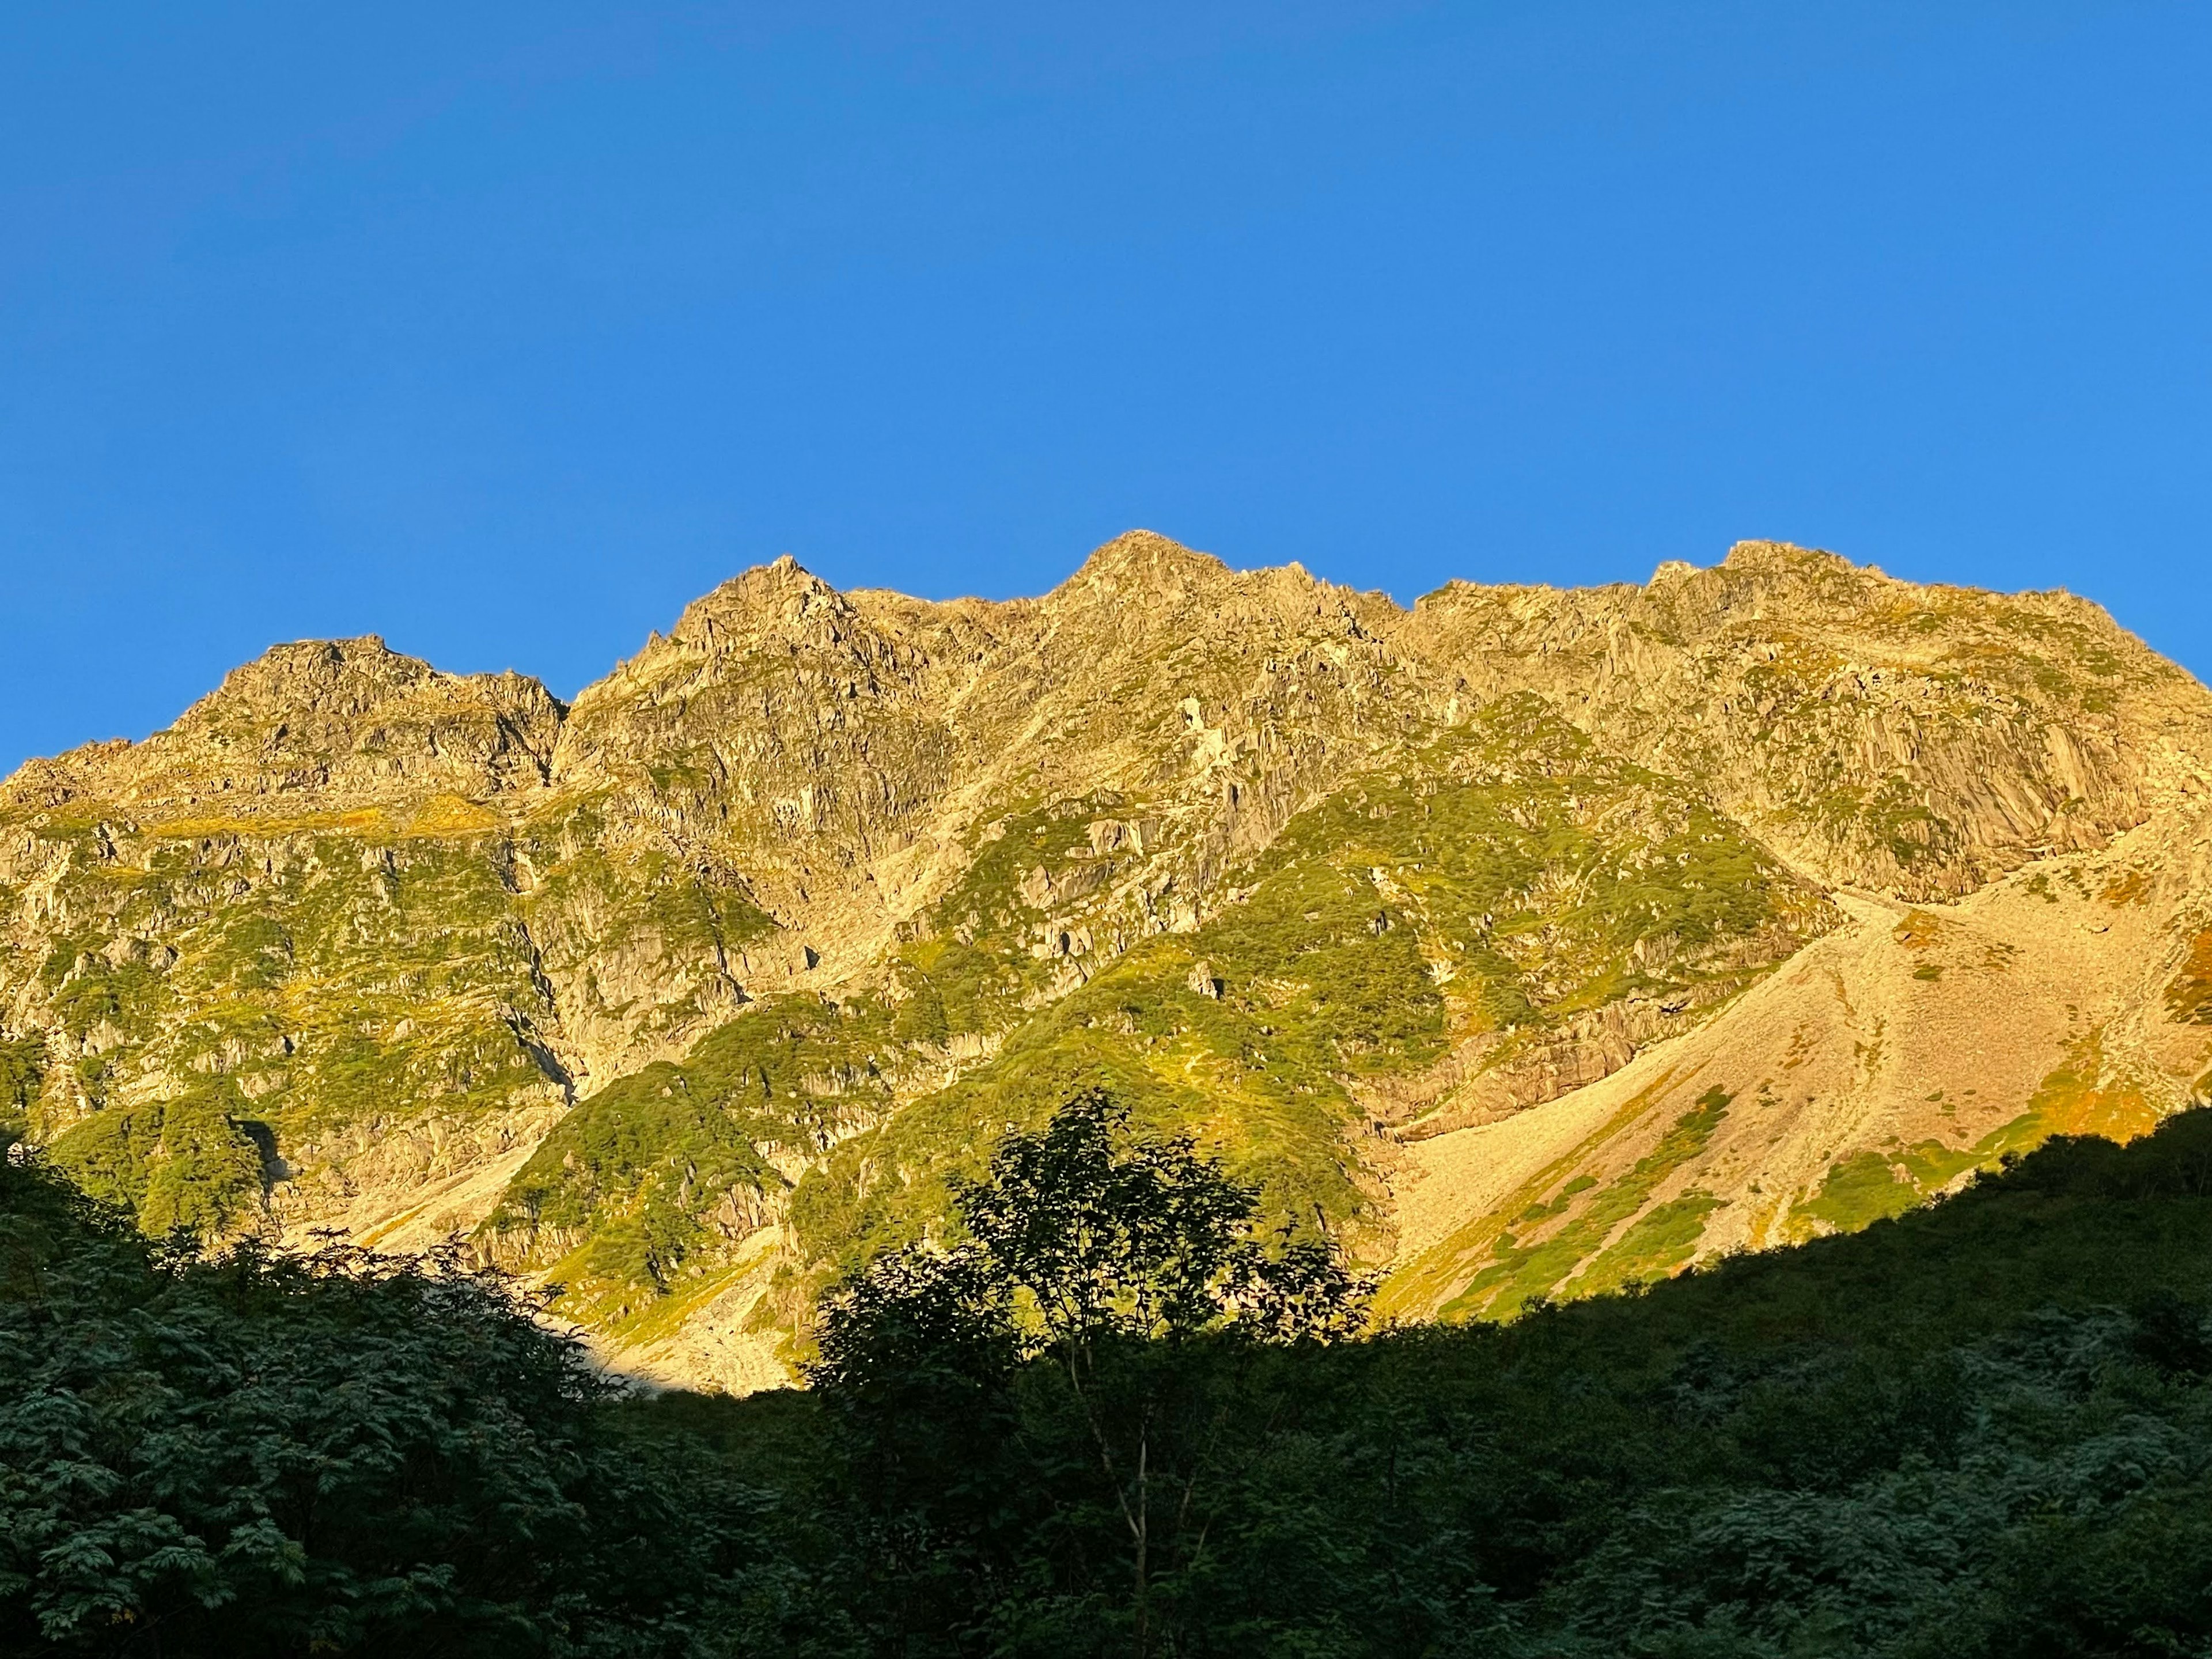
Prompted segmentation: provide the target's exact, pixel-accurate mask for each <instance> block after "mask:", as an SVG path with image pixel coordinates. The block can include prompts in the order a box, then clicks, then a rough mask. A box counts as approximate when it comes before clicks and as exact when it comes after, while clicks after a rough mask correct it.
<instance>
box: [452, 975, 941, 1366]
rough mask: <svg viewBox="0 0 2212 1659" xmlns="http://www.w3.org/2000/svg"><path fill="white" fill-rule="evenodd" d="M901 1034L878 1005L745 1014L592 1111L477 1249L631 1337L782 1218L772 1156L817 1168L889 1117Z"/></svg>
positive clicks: (535, 1171) (551, 1142) (500, 1209)
mask: <svg viewBox="0 0 2212 1659" xmlns="http://www.w3.org/2000/svg"><path fill="white" fill-rule="evenodd" d="M890 1024H891V1021H890V1014H889V1012H888V1011H887V1010H885V1009H884V1007H882V1006H880V1005H879V1004H877V1003H875V1002H873V1001H870V1000H855V1001H853V1002H848V1003H845V1004H836V1003H830V1002H827V1001H824V1000H823V999H821V998H819V997H814V996H804V995H802V996H791V997H783V998H778V999H775V1000H773V1001H770V1002H768V1003H764V1004H763V1005H762V1006H759V1007H757V1008H754V1009H751V1010H749V1011H747V1012H744V1013H743V1014H741V1015H739V1016H738V1018H736V1019H734V1020H732V1021H730V1022H728V1023H727V1024H724V1025H722V1026H720V1027H718V1028H717V1029H716V1030H714V1031H712V1032H710V1033H709V1034H708V1036H705V1037H703V1038H702V1039H701V1040H700V1042H698V1043H696V1045H694V1047H693V1048H692V1049H691V1051H690V1054H687V1055H686V1056H685V1057H684V1060H683V1061H682V1062H681V1063H670V1062H665V1061H664V1062H661V1063H659V1064H656V1065H653V1066H647V1067H645V1068H644V1069H643V1070H641V1071H639V1072H636V1073H632V1074H631V1075H629V1076H628V1077H624V1078H620V1079H617V1080H616V1081H615V1082H614V1083H612V1084H610V1085H608V1086H607V1087H606V1088H605V1089H602V1090H600V1091H599V1092H598V1093H596V1094H594V1095H592V1096H591V1097H589V1098H587V1099H586V1100H584V1101H583V1102H581V1103H579V1104H578V1105H577V1107H576V1108H575V1109H574V1110H573V1111H571V1112H570V1113H569V1114H568V1115H567V1116H566V1117H564V1118H563V1119H562V1121H561V1122H560V1123H559V1124H558V1125H557V1126H556V1127H555V1129H554V1130H553V1132H552V1133H551V1134H550V1135H549V1136H547V1138H546V1139H545V1140H544V1144H543V1145H541V1146H539V1147H538V1151H537V1152H535V1153H534V1154H532V1158H531V1159H530V1161H529V1162H528V1163H527V1164H525V1165H524V1166H523V1167H522V1169H521V1170H520V1171H519V1172H518V1173H517V1174H516V1175H515V1176H514V1178H513V1180H512V1181H511V1182H509V1183H508V1184H507V1190H506V1191H505V1192H504V1193H503V1194H501V1198H500V1201H499V1204H498V1206H497V1207H496V1208H495V1210H494V1211H493V1212H492V1213H491V1215H490V1216H489V1218H486V1220H485V1221H484V1223H483V1226H482V1228H481V1229H480V1230H479V1233H478V1237H480V1238H483V1239H484V1240H485V1241H487V1242H489V1243H492V1244H494V1245H495V1247H496V1248H498V1249H500V1251H501V1254H502V1255H507V1256H508V1257H509V1258H510V1259H517V1260H520V1261H524V1262H526V1263H527V1264H528V1265H530V1266H532V1267H538V1268H543V1269H545V1270H547V1271H549V1272H550V1273H551V1274H552V1275H553V1276H554V1277H555V1278H556V1279H559V1280H561V1281H562V1282H563V1283H564V1284H565V1285H566V1286H567V1291H566V1296H565V1299H564V1303H563V1307H564V1310H567V1311H569V1312H571V1313H573V1314H574V1315H576V1316H579V1317H586V1316H588V1317H592V1318H596V1319H601V1320H612V1321H617V1322H619V1321H634V1320H635V1319H637V1318H639V1317H641V1316H645V1315H647V1313H649V1312H651V1311H652V1310H654V1309H655V1308H656V1306H657V1304H659V1300H660V1299H661V1298H664V1297H669V1296H671V1295H674V1294H677V1293H678V1292H685V1293H689V1292H690V1291H696V1289H697V1287H698V1283H699V1281H700V1280H701V1279H702V1277H704V1276H707V1275H709V1274H712V1273H714V1272H716V1271H717V1270H719V1269H720V1267H722V1266H723V1265H724V1264H725V1263H726V1261H727V1260H728V1258H729V1255H730V1252H731V1251H732V1249H734V1248H735V1246H736V1245H737V1244H738V1243H740V1242H741V1241H742V1240H743V1239H744V1237H746V1236H747V1235H748V1234H750V1232H752V1231H755V1230H756V1229H757V1228H758V1227H760V1226H762V1225H766V1223H767V1222H768V1221H769V1219H771V1218H773V1217H774V1216H775V1214H777V1213H780V1212H781V1203H782V1195H783V1193H784V1189H785V1187H786V1185H787V1183H786V1182H785V1179H784V1177H783V1176H781V1175H780V1174H779V1173H778V1172H777V1170H776V1168H775V1164H774V1163H773V1162H772V1161H771V1159H770V1158H769V1156H768V1155H767V1153H768V1152H779V1151H780V1152H787V1153H791V1154H794V1155H796V1156H797V1157H799V1158H811V1157H817V1156H819V1155H820V1154H821V1153H822V1152H823V1151H825V1150H827V1148H828V1147H829V1146H830V1145H831V1144H832V1143H833V1142H834V1141H835V1140H836V1139H837V1138H838V1137H839V1136H841V1135H842V1134H845V1133H849V1132H850V1131H851V1130H852V1128H853V1127H855V1126H857V1125H860V1124H866V1123H872V1122H873V1121H876V1120H877V1119H878V1118H879V1117H881V1116H882V1115H884V1114H885V1113H887V1112H888V1111H889V1110H890V1105H891V1102H892V1098H893V1087H894V1079H895V1078H896V1075H897V1067H898V1062H899V1060H901V1059H902V1055H901V1054H899V1051H898V1050H897V1049H896V1046H895V1044H894V1043H893V1042H892V1040H891V1034H890ZM763 1149H766V1151H764V1150H763Z"/></svg>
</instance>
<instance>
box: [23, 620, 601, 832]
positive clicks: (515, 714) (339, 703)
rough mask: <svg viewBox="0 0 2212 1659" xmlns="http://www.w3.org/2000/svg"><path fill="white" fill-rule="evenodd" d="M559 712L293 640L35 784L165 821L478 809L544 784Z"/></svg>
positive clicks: (369, 653) (375, 648)
mask: <svg viewBox="0 0 2212 1659" xmlns="http://www.w3.org/2000/svg"><path fill="white" fill-rule="evenodd" d="M562 713H563V710H562V705H561V703H560V702H558V701H557V700H556V698H555V697H554V696H552V695H551V693H550V692H548V691H547V690H545V688H544V686H543V685H542V684H539V683H538V681H537V680H535V679H532V678H529V677H528V676H526V675H522V674H516V673H513V672H512V671H510V672H506V673H501V674H465V675H463V674H447V673H442V672H441V671H438V670H437V669H435V668H433V667H431V665H429V664H428V663H426V662H424V661H422V659H419V658H416V657H410V656H406V655H404V654H402V653H398V652H396V651H393V650H392V648H391V647H388V646H386V644H385V642H384V641H382V640H381V639H380V638H378V637H377V636H376V635H373V634H371V635H362V636H361V637H359V638H357V639H347V640H302V641H295V642H292V643H289V644H284V645H277V646H272V647H270V649H269V650H267V651H265V652H264V653H262V654H261V655H260V656H259V657H258V658H256V659H254V660H253V661H252V662H250V663H247V664H245V665H243V666H240V667H238V668H234V669H233V670H232V671H230V672H229V673H228V674H226V675H225V676H224V677H223V680H222V684H221V685H219V686H218V687H216V690H213V691H211V692H210V693H209V694H208V695H207V696H204V697H202V698H201V699H200V700H199V701H198V702H196V703H194V704H193V705H192V706H191V708H188V709H186V710H185V712H184V714H182V715H180V716H179V718H178V720H177V722H176V724H175V725H173V726H170V727H168V728H167V730H166V731H161V732H155V733H154V735H153V736H152V737H150V738H147V739H146V741H145V742H143V743H137V744H129V743H117V744H92V745H88V746H87V747H86V748H83V749H81V750H76V751H74V752H73V753H71V754H70V755H67V756H64V757H62V758H61V759H60V760H59V761H58V762H56V763H52V764H50V765H46V766H45V767H43V768H41V769H40V775H39V777H38V780H37V783H38V787H39V792H40V795H41V796H42V798H44V799H49V800H52V801H55V802H59V801H63V800H67V799H74V798H76V797H79V796H84V795H92V796H98V797H101V798H104V799H111V800H115V801H118V802H124V803H129V804H131V805H136V806H140V807H155V808H159V807H169V808H177V809H183V808H191V807H195V806H196V805H198V804H201V803H205V802H207V801H210V800H211V799H223V800H224V801H226V802H227V803H228V805H234V806H236V805H248V804H250V803H252V802H254V801H255V800H256V799H257V798H258V799H266V798H270V797H278V796H296V795H298V794H299V793H301V792H312V793H314V794H316V795H318V796H322V797H326V798H327V799H326V800H323V801H318V803H317V805H325V804H327V805H350V804H353V803H354V802H356V801H359V800H362V799H371V798H374V799H390V798H395V797H405V796H410V795H421V794H427V793H441V792H442V793H455V794H459V795H463V796H481V795H485V794H490V793H498V792H501V791H503V790H509V789H513V788H518V787H530V786H533V785H536V784H539V783H542V782H543V781H544V777H545V770H546V766H547V763H548V762H549V761H550V758H551V756H552V753H553V748H554V744H555V742H556V739H557V738H558V736H559V732H560V726H561V720H562ZM23 777H24V779H25V780H26V781H28V779H29V769H26V772H25V774H24V775H23ZM18 793H20V792H18Z"/></svg>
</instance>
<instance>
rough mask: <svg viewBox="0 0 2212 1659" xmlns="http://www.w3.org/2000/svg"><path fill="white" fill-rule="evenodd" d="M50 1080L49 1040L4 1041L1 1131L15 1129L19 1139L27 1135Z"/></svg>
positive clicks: (0, 1067)
mask: <svg viewBox="0 0 2212 1659" xmlns="http://www.w3.org/2000/svg"><path fill="white" fill-rule="evenodd" d="M45 1083H46V1039H45V1038H43V1037H36V1036H28V1037H16V1038H15V1039H13V1040H12V1041H0V1128H10V1127H12V1129H13V1130H14V1132H15V1133H17V1134H19V1135H20V1134H21V1133H23V1131H24V1129H25V1128H26V1127H27V1126H28V1124H29V1121H30V1115H31V1108H32V1107H33V1105H35V1104H36V1103H37V1102H38V1098H39V1091H40V1088H41V1087H42V1086H43V1085H45Z"/></svg>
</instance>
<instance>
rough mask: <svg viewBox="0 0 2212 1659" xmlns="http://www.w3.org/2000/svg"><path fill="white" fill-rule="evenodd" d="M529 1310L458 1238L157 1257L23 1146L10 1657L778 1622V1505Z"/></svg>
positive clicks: (513, 1651)
mask: <svg viewBox="0 0 2212 1659" xmlns="http://www.w3.org/2000/svg"><path fill="white" fill-rule="evenodd" d="M530 1314H531V1309H530V1308H529V1307H528V1306H527V1305H526V1304H521V1303H519V1302H517V1301H516V1300H515V1298H514V1297H513V1295H512V1293H511V1292H510V1291H509V1290H508V1289H507V1286H506V1285H504V1284H503V1283H502V1282H501V1281H500V1280H498V1279H495V1278H493V1277H490V1276H488V1275H486V1274H483V1273H474V1272H471V1271H469V1270H466V1269H465V1268H464V1267H461V1266H460V1265H459V1263H458V1262H457V1261H453V1260H452V1259H441V1260H438V1261H431V1262H428V1263H423V1264H420V1265H419V1266H410V1265H407V1264H404V1263H395V1262H392V1261H388V1260H380V1259H377V1258H373V1257H370V1256H368V1255H364V1254H362V1253H359V1252H355V1251H349V1250H331V1251H325V1253H324V1254H322V1255H319V1256H317V1257H315V1258H313V1259H311V1260H306V1261H301V1260H277V1259H271V1258H269V1257H266V1256H264V1255H258V1254H256V1253H253V1252H252V1251H250V1250H248V1251H240V1252H238V1253H235V1254H234V1255H230V1256H229V1257H228V1258H225V1259H223V1260H221V1261H193V1260H191V1259H190V1257H189V1256H172V1255H164V1254H161V1253H157V1252H155V1250H154V1249H151V1248H150V1247H149V1246H148V1245H147V1244H146V1243H144V1242H143V1240H142V1239H141V1238H140V1237H137V1234H136V1233H135V1231H133V1230H132V1228H131V1225H130V1223H129V1221H128V1219H127V1218H125V1216H124V1215H122V1214H121V1213H120V1212H114V1211H111V1210H106V1209H104V1208H102V1207H100V1206H97V1205H95V1204H94V1203H92V1202H90V1201H89V1200H86V1199H84V1198H82V1196H80V1195H77V1194H74V1193H73V1192H72V1191H71V1190H70V1189H69V1188H67V1187H66V1186H64V1184H63V1183H62V1182H59V1181H58V1180H57V1179H56V1178H55V1177H54V1176H52V1175H50V1174H48V1173H47V1172H46V1171H44V1170H40V1169H39V1168H37V1167H35V1166H33V1165H26V1164H12V1163H0V1651H5V1652H8V1653H21V1654H28V1653H32V1652H40V1653H54V1654H76V1653H82V1654H88V1655H90V1654H118V1655H120V1654H137V1653H146V1654H154V1653H159V1654H162V1655H166V1656H171V1659H195V1656H207V1659H216V1656H222V1659H258V1656H268V1659H276V1656H279V1655H292V1654H299V1653H310V1652H313V1653H331V1654H343V1653H398V1652H406V1653H419V1654H441V1653H448V1654H463V1653H465V1654H469V1655H471V1656H488V1659H492V1656H507V1655H515V1656H520V1655H530V1656H571V1655H573V1656H586V1655H604V1656H609V1659H615V1656H647V1655H668V1656H671V1659H673V1656H678V1655H685V1656H689V1655H695V1654H699V1653H702V1652H707V1651H729V1650H732V1649H734V1648H737V1647H738V1646H745V1647H750V1646H751V1645H752V1643H753V1639H754V1638H749V1637H747V1636H745V1635H744V1634H743V1632H744V1631H746V1630H747V1629H749V1628H752V1629H757V1630H758V1631H759V1632H760V1635H759V1638H758V1639H760V1640H761V1641H763V1642H766V1643H770V1644H774V1643H775V1642H777V1640H778V1638H777V1636H776V1634H775V1628H774V1626H775V1619H776V1616H777V1615H776V1613H775V1607H776V1605H777V1597H778V1595H779V1591H778V1589H777V1588H776V1584H775V1579H774V1577H773V1575H769V1576H763V1574H762V1573H761V1571H760V1563H759V1555H758V1552H757V1550H756V1549H755V1548H754V1547H753V1546H752V1541H753V1539H754V1537H755V1536H756V1535H757V1533H758V1531H759V1529H760V1525H761V1519H762V1516H763V1515H764V1513H765V1512H766V1505H767V1500H766V1499H765V1498H762V1497H760V1496H758V1495H757V1494H755V1493H753V1492H749V1491H747V1490H745V1489H744V1487H743V1486H739V1485H738V1484H737V1483H735V1482H733V1481H732V1480H729V1479H727V1478H726V1477H725V1476H722V1475H721V1474H719V1473H718V1472H717V1470H716V1469H715V1468H714V1466H713V1464H712V1462H711V1461H710V1460H707V1459H702V1458H700V1457H698V1456H696V1455H693V1456H684V1455H671V1452H670V1450H669V1449H667V1447H666V1445H665V1442H662V1441H660V1440H659V1439H657V1438H653V1437H640V1436H637V1435H635V1434H632V1433H629V1432H628V1431H626V1429H625V1425H623V1423H622V1422H621V1421H620V1420H618V1419H617V1418H615V1417H613V1416H611V1414H610V1413H609V1411H608V1408H607V1405H606V1397H607V1395H608V1393H609V1385H608V1384H607V1383H605V1381H603V1380H602V1379H601V1378H599V1376H597V1374H596V1373H594V1372H593V1371H592V1369H591V1368H590V1366H589V1365H588V1364H586V1362H585V1359H584V1357H583V1355H582V1354H581V1352H580V1351H579V1350H578V1349H577V1348H576V1347H575V1346H574V1345H573V1344H571V1343H569V1342H568V1341H566V1340H563V1339H562V1338H559V1337H556V1336H554V1335H552V1334H549V1333H547V1332H545V1331H544V1330H542V1329H540V1328H538V1326H537V1325H536V1324H535V1323H534V1322H533V1321H532V1318H531V1317H530Z"/></svg>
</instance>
